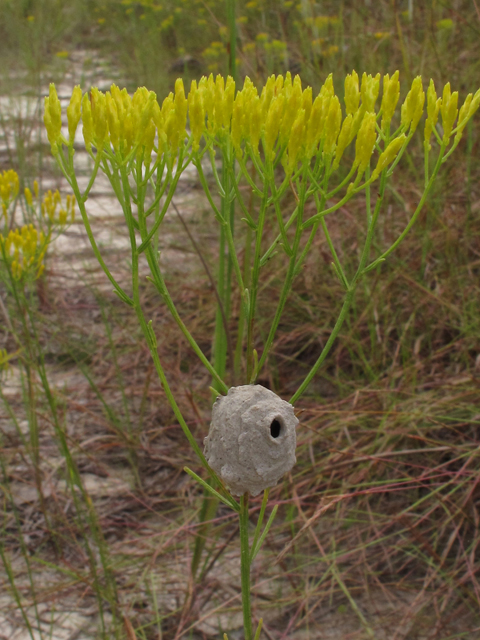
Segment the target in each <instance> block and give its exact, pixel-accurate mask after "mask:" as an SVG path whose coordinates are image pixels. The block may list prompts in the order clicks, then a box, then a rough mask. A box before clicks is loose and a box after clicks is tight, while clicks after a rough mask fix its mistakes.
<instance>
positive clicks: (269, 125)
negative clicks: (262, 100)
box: [264, 94, 285, 160]
mask: <svg viewBox="0 0 480 640" xmlns="http://www.w3.org/2000/svg"><path fill="white" fill-rule="evenodd" d="M284 104H285V97H284V96H283V95H282V94H281V95H279V96H277V97H276V98H273V100H272V101H271V103H270V108H269V109H268V114H267V118H266V122H265V134H264V144H265V147H264V149H265V156H266V157H267V158H268V159H269V160H273V158H274V157H275V152H274V148H275V143H276V141H277V136H278V132H279V130H280V124H281V122H282V114H283V109H284Z"/></svg>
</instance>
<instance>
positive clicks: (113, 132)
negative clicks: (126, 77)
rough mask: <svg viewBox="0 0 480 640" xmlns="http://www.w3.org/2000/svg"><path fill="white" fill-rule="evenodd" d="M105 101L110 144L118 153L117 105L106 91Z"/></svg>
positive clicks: (118, 123) (118, 121)
mask: <svg viewBox="0 0 480 640" xmlns="http://www.w3.org/2000/svg"><path fill="white" fill-rule="evenodd" d="M105 99H106V111H107V120H108V130H109V133H110V142H111V143H112V145H113V148H114V149H115V151H116V152H118V151H119V148H120V120H119V117H118V113H117V103H116V102H115V100H114V99H113V98H112V94H111V93H110V92H109V91H107V93H106V95H105Z"/></svg>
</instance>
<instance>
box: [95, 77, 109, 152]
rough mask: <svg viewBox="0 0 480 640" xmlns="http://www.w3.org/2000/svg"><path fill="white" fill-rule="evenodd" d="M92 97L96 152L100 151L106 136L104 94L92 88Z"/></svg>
mask: <svg viewBox="0 0 480 640" xmlns="http://www.w3.org/2000/svg"><path fill="white" fill-rule="evenodd" d="M91 95H92V118H93V139H94V143H95V146H96V147H97V150H98V151H102V150H103V147H104V144H105V142H106V140H107V136H108V125H107V110H106V99H105V94H104V93H102V92H101V91H99V90H98V89H97V88H96V87H93V89H92V91H91Z"/></svg>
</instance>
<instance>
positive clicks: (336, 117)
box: [323, 96, 342, 155]
mask: <svg viewBox="0 0 480 640" xmlns="http://www.w3.org/2000/svg"><path fill="white" fill-rule="evenodd" d="M341 124H342V108H341V106H340V100H339V99H338V98H337V96H333V97H332V98H331V100H330V105H329V108H328V114H327V119H326V122H325V142H324V145H323V152H324V153H325V154H327V155H331V154H333V152H334V151H335V143H336V142H337V138H338V134H339V133H340V125H341Z"/></svg>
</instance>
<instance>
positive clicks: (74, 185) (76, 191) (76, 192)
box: [57, 148, 132, 306]
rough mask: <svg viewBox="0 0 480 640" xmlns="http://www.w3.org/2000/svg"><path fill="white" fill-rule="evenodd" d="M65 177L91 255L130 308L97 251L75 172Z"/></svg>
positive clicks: (122, 291)
mask: <svg viewBox="0 0 480 640" xmlns="http://www.w3.org/2000/svg"><path fill="white" fill-rule="evenodd" d="M69 155H71V160H70V163H71V166H73V148H71V149H69ZM58 158H59V156H57V159H58ZM60 166H62V165H60ZM65 177H66V178H67V179H68V182H69V184H70V186H71V187H72V189H73V193H74V195H75V198H76V200H77V204H78V208H79V210H80V215H81V216H82V221H83V224H84V226H85V231H86V232H87V236H88V239H89V241H90V244H91V246H92V249H93V253H94V254H95V257H96V258H97V260H98V262H99V264H100V266H101V267H102V269H103V271H104V272H105V275H106V276H107V278H108V279H109V280H110V282H111V283H112V285H113V287H114V291H115V293H116V294H117V295H118V296H119V298H120V299H121V300H123V301H124V302H126V303H127V304H128V305H130V306H132V300H131V299H130V298H129V297H128V296H127V294H126V293H125V291H124V290H123V289H122V287H121V286H120V285H119V284H118V282H117V281H116V280H115V278H114V277H113V276H112V274H111V273H110V270H109V269H108V267H107V265H106V264H105V262H104V261H103V258H102V254H101V253H100V250H99V248H98V246H97V243H96V241H95V237H94V235H93V231H92V228H91V226H90V221H89V219H88V215H87V211H86V209H85V200H84V198H83V196H82V194H81V193H80V188H79V186H78V182H77V177H76V175H75V171H73V169H72V170H71V171H70V172H67V173H65Z"/></svg>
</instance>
